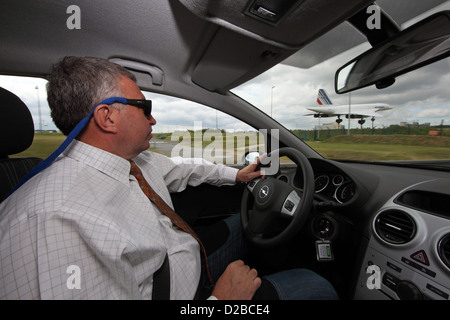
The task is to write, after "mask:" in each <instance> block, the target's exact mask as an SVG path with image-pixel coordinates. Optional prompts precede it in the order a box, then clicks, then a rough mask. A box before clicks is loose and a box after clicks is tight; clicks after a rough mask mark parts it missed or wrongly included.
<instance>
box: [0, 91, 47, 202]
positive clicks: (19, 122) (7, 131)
mask: <svg viewBox="0 0 450 320" xmlns="http://www.w3.org/2000/svg"><path fill="white" fill-rule="evenodd" d="M0 119H2V125H1V126H0V136H1V137H2V138H1V139H0V201H3V199H4V198H5V197H6V196H7V195H8V194H9V192H10V191H11V190H12V189H13V188H14V186H15V185H16V184H17V183H18V182H19V180H20V179H21V178H22V177H23V176H24V175H25V174H26V173H27V172H28V171H29V170H31V169H32V168H33V167H34V166H35V165H36V164H38V163H39V162H40V161H42V159H41V158H37V157H21V158H17V157H16V158H10V155H13V154H17V153H20V152H22V151H25V150H26V149H28V148H29V147H30V145H31V143H32V142H33V138H34V124H33V118H32V117H31V113H30V110H28V108H27V106H26V105H25V103H24V102H23V101H22V100H20V98H19V97H17V96H16V95H15V94H13V93H12V92H10V91H8V90H6V89H4V88H1V87H0Z"/></svg>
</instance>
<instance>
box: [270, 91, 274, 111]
mask: <svg viewBox="0 0 450 320" xmlns="http://www.w3.org/2000/svg"><path fill="white" fill-rule="evenodd" d="M273 88H275V86H272V95H271V98H270V117H271V118H272V109H273Z"/></svg>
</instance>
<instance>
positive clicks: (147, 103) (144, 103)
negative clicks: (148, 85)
mask: <svg viewBox="0 0 450 320" xmlns="http://www.w3.org/2000/svg"><path fill="white" fill-rule="evenodd" d="M113 103H122V104H129V105H130V106H133V107H137V108H140V109H142V110H144V115H145V116H146V117H147V119H150V117H151V114H152V100H145V99H127V98H121V97H112V98H108V99H105V100H103V101H102V102H100V103H99V104H113ZM99 104H97V105H99Z"/></svg>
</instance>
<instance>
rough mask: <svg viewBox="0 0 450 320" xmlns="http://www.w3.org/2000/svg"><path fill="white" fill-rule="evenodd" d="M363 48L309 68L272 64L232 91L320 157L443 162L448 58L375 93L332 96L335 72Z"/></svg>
mask: <svg viewBox="0 0 450 320" xmlns="http://www.w3.org/2000/svg"><path fill="white" fill-rule="evenodd" d="M367 48H369V45H368V44H362V45H360V46H358V47H356V48H354V49H352V50H349V51H347V52H345V53H343V54H340V55H338V56H336V57H335V58H332V59H329V60H327V61H325V62H323V63H320V64H318V65H316V66H314V67H312V68H309V69H300V68H296V67H292V66H288V65H283V64H280V65H277V66H275V67H273V68H272V69H270V70H268V71H267V72H265V73H264V74H262V75H260V76H258V77H257V78H255V79H253V80H251V81H249V82H247V83H245V84H243V85H241V86H240V87H238V88H236V89H234V90H233V92H234V93H235V94H237V95H238V96H240V97H242V98H243V99H245V100H247V101H249V102H250V103H252V104H253V105H255V106H256V107H258V108H259V109H261V110H262V111H263V112H265V113H266V114H268V115H269V116H271V117H273V118H274V119H275V120H276V121H278V122H279V123H281V124H282V125H284V126H285V127H286V128H287V129H289V130H290V131H291V132H292V133H294V134H295V135H296V136H297V137H298V138H299V139H301V140H303V141H304V142H305V143H307V144H308V145H309V146H310V147H312V148H313V149H314V150H316V151H317V152H318V153H320V154H321V155H322V156H323V157H325V158H329V159H337V160H355V161H379V160H381V161H389V160H430V159H433V160H435V159H450V90H448V87H449V84H450V72H449V71H450V59H448V58H446V59H444V60H441V61H439V62H436V63H434V64H431V65H429V66H426V67H423V68H421V69H418V70H415V71H413V72H411V73H408V74H406V75H403V76H401V77H398V78H397V79H396V82H395V83H394V85H392V86H391V87H388V88H385V89H382V90H378V89H376V88H375V86H372V87H368V88H365V89H361V90H357V91H354V92H351V93H347V94H341V95H339V94H336V93H335V92H334V75H335V72H336V70H337V69H338V68H339V67H340V66H342V65H343V64H345V63H346V62H347V61H349V60H351V59H352V58H353V57H355V56H357V55H358V54H360V53H362V52H363V51H365V50H366V49H367ZM348 114H350V115H351V116H350V117H348V116H347V115H348Z"/></svg>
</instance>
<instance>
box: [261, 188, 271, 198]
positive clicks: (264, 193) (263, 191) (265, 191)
mask: <svg viewBox="0 0 450 320" xmlns="http://www.w3.org/2000/svg"><path fill="white" fill-rule="evenodd" d="M269 190H270V189H269V186H263V187H262V188H261V190H259V197H260V198H261V199H264V198H266V197H267V196H268V195H269Z"/></svg>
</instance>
